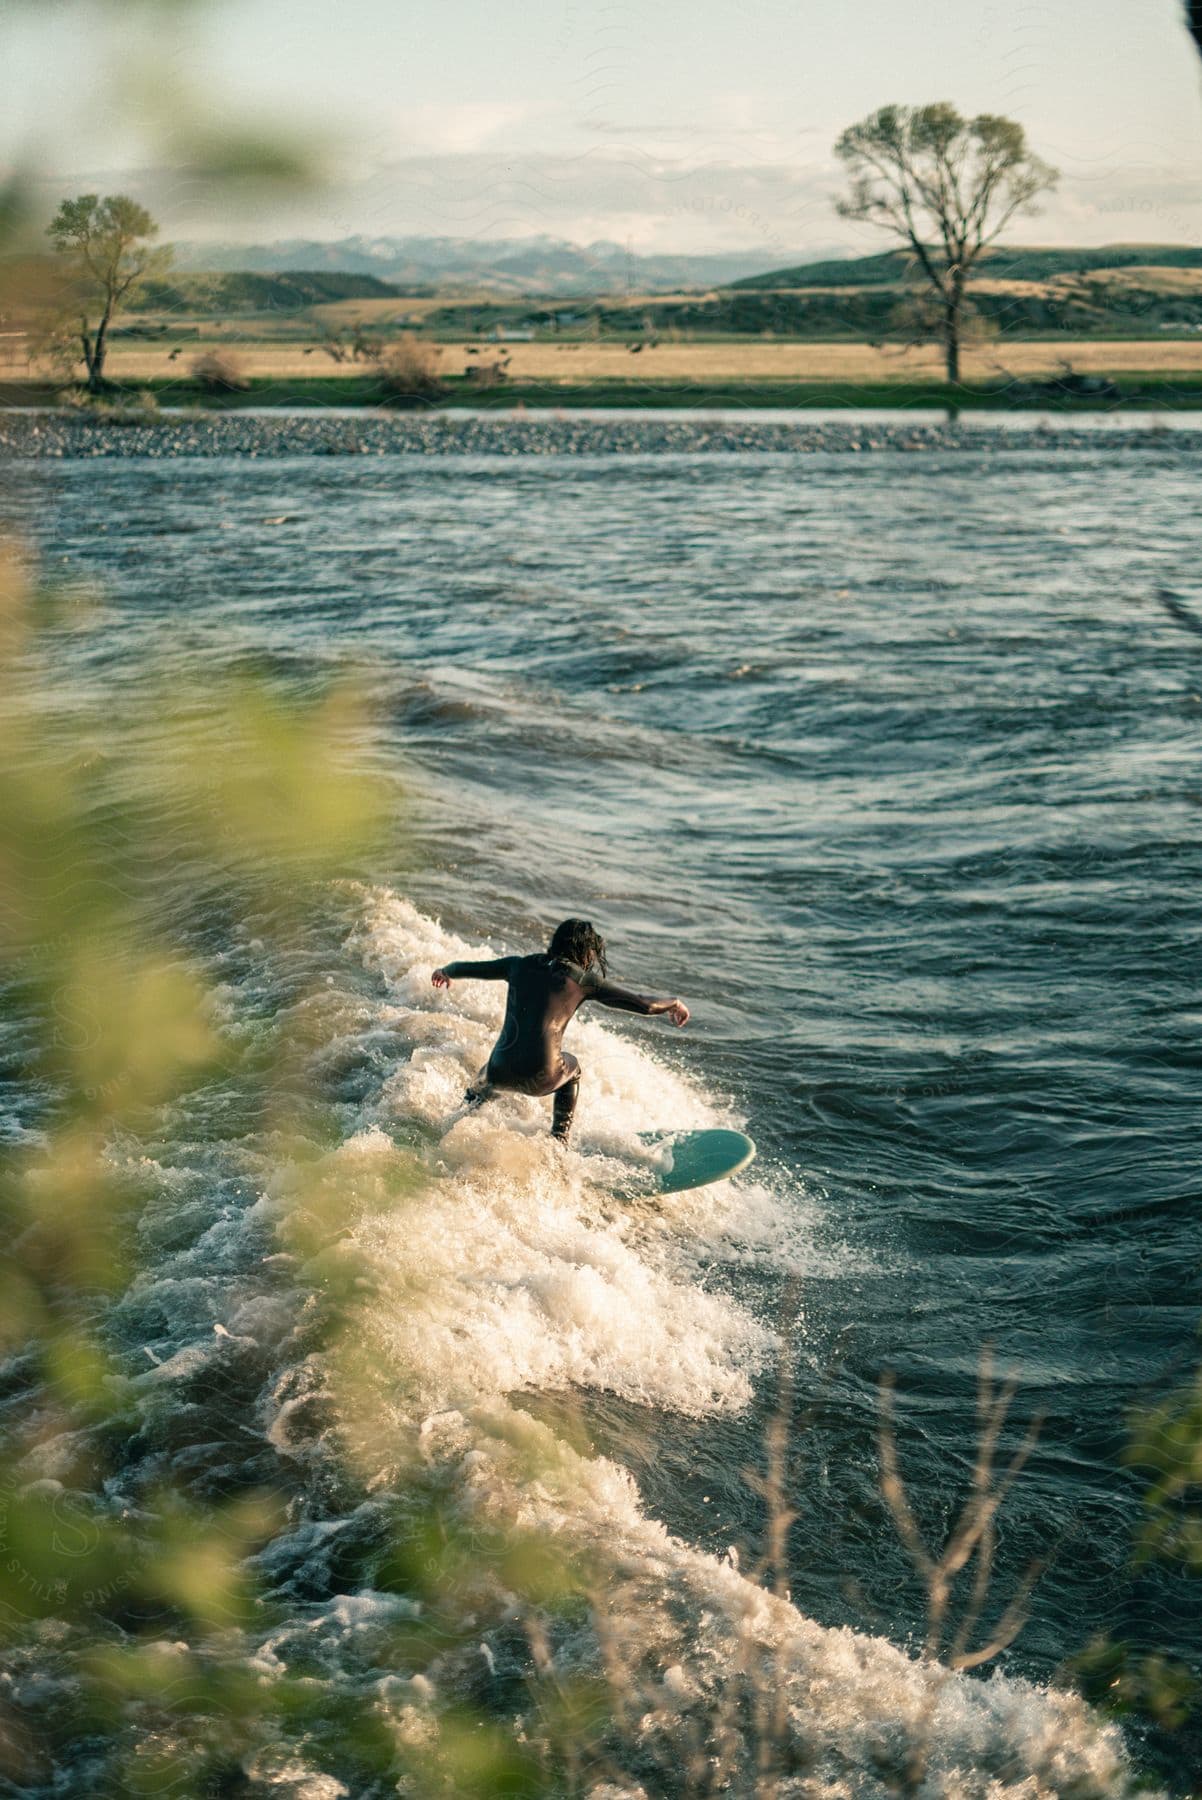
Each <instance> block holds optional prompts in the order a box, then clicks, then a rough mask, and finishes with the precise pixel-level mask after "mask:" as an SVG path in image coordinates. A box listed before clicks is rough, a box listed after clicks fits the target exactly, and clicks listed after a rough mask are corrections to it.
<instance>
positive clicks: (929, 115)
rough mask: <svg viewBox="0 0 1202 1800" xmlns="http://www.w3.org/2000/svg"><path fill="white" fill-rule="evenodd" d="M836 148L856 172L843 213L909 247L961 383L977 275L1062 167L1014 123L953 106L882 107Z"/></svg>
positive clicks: (953, 374)
mask: <svg viewBox="0 0 1202 1800" xmlns="http://www.w3.org/2000/svg"><path fill="white" fill-rule="evenodd" d="M835 154H836V155H837V156H838V157H839V158H840V159H841V160H842V161H843V162H844V163H845V164H846V165H847V170H848V173H849V175H850V177H851V191H850V193H849V194H847V195H846V196H845V197H844V198H843V199H842V200H840V201H839V202H838V209H839V212H840V213H841V214H842V215H843V217H844V218H845V219H857V220H862V221H863V222H865V223H866V224H869V225H879V226H880V227H881V228H882V229H883V230H885V231H887V232H889V233H890V234H891V235H892V236H893V237H895V238H897V239H898V240H899V242H900V243H902V244H904V245H905V246H906V247H907V248H908V250H909V251H910V254H911V256H912V258H913V261H914V264H915V266H916V267H917V268H918V269H919V270H920V271H921V273H922V275H923V276H924V277H925V280H926V282H927V284H928V289H929V293H930V296H931V298H932V300H933V303H934V307H935V315H936V316H935V321H934V328H935V331H936V333H937V335H938V337H939V339H940V341H941V342H942V344H943V349H944V355H945V358H946V362H947V378H948V380H949V381H959V379H960V348H961V343H962V339H963V334H964V322H965V314H966V298H965V290H966V288H967V285H968V279H969V276H970V275H971V274H972V271H973V268H974V267H975V265H976V263H977V261H978V259H979V258H980V256H981V254H982V252H983V251H984V250H986V249H987V248H988V247H989V245H991V244H992V243H994V242H995V241H996V239H997V238H998V236H999V235H1000V234H1001V233H1002V232H1003V231H1004V230H1005V229H1006V226H1007V225H1008V224H1009V223H1010V221H1011V219H1013V218H1015V217H1016V216H1017V215H1018V214H1020V213H1030V212H1033V211H1034V210H1035V202H1036V200H1037V199H1038V196H1039V195H1040V194H1042V193H1044V192H1046V191H1047V190H1048V189H1049V188H1051V187H1054V186H1055V183H1056V181H1057V179H1058V177H1057V173H1056V170H1055V169H1053V168H1051V167H1050V166H1049V165H1048V164H1047V163H1045V162H1042V161H1041V160H1040V158H1039V157H1037V156H1035V155H1034V154H1033V153H1032V151H1031V150H1030V148H1029V147H1028V144H1027V138H1026V133H1025V132H1024V130H1023V128H1022V126H1021V125H1018V124H1016V123H1015V121H1014V120H1013V119H1003V118H999V117H998V116H996V115H995V114H993V113H980V114H978V116H977V117H976V118H975V119H966V118H964V117H963V116H962V115H961V114H960V113H958V112H957V111H956V108H955V107H954V106H950V105H948V104H947V103H946V102H939V103H937V104H935V105H933V106H912V107H911V106H882V107H881V109H880V111H879V112H874V113H872V114H871V115H870V117H868V118H867V119H861V121H860V123H859V124H858V125H850V126H848V128H847V130H846V131H845V132H844V133H843V135H842V137H841V138H840V139H839V141H838V143H837V144H836V145H835Z"/></svg>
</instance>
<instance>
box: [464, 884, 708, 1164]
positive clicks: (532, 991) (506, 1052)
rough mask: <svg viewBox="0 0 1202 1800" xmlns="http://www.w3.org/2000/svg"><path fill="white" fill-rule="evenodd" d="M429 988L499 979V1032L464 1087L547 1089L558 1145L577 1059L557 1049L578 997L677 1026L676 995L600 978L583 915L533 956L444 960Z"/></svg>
mask: <svg viewBox="0 0 1202 1800" xmlns="http://www.w3.org/2000/svg"><path fill="white" fill-rule="evenodd" d="M430 979H431V980H432V981H433V983H434V986H435V987H436V988H445V987H450V985H451V983H452V981H505V982H508V984H509V998H508V1003H507V1005H506V1008H505V1022H504V1024H503V1025H502V1027H501V1035H500V1037H498V1039H497V1041H496V1043H495V1044H494V1045H493V1049H492V1054H491V1055H490V1057H489V1059H488V1062H487V1063H486V1064H485V1066H484V1068H483V1069H481V1071H480V1074H479V1075H478V1076H477V1078H476V1080H475V1081H474V1082H473V1084H472V1086H471V1087H470V1088H469V1089H468V1091H467V1100H468V1103H469V1104H470V1105H472V1106H479V1105H480V1104H481V1103H482V1102H483V1101H485V1100H488V1099H491V1097H492V1096H493V1094H495V1093H497V1092H498V1091H499V1090H506V1091H509V1092H512V1093H519V1094H538V1095H546V1094H554V1096H555V1100H554V1103H553V1106H552V1124H551V1135H552V1137H555V1138H558V1140H559V1141H560V1143H566V1141H567V1137H568V1133H569V1132H570V1131H571V1129H572V1120H573V1118H574V1116H575V1112H576V1101H577V1099H578V1098H579V1095H580V1075H581V1069H580V1064H579V1062H578V1060H577V1059H576V1057H574V1056H572V1055H571V1054H570V1052H568V1051H566V1050H565V1049H564V1048H563V1034H564V1031H565V1030H566V1029H567V1026H568V1025H569V1024H570V1023H571V1021H572V1019H573V1018H574V1017H575V1015H576V1014H577V1012H579V1010H580V1008H581V1007H582V1006H583V1005H584V1003H585V1001H586V1000H595V1001H597V1002H598V1004H599V1005H601V1006H612V1007H615V1008H616V1009H617V1010H618V1011H619V1012H632V1013H642V1014H644V1015H651V1014H657V1013H662V1014H664V1015H665V1017H667V1018H669V1019H670V1020H671V1021H672V1023H673V1025H685V1024H687V1023H688V1019H689V1009H688V1007H687V1006H686V1005H685V1003H684V1001H683V1000H676V999H671V1000H668V999H654V998H652V997H651V996H649V995H646V994H633V993H631V992H629V990H628V989H626V988H620V987H617V986H616V985H615V984H614V983H613V982H612V981H610V980H609V978H608V970H607V968H606V962H605V939H604V938H603V937H602V936H601V935H600V933H599V932H597V931H595V930H594V929H593V927H592V925H591V924H590V923H589V921H588V920H587V919H565V920H564V921H563V923H562V925H557V926H556V928H555V930H554V932H553V933H552V936H551V942H550V943H549V944H548V946H547V948H546V950H545V951H542V952H540V953H538V954H536V955H534V956H502V957H500V958H498V960H497V961H495V962H451V963H447V964H446V966H445V967H444V968H441V969H435V971H434V973H433V975H432V976H431V977H430Z"/></svg>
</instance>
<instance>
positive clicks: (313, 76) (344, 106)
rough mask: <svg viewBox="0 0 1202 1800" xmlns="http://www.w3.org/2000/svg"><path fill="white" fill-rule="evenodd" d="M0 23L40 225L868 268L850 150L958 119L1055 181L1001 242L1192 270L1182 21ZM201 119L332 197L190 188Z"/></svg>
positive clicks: (13, 151) (20, 145)
mask: <svg viewBox="0 0 1202 1800" xmlns="http://www.w3.org/2000/svg"><path fill="white" fill-rule="evenodd" d="M6 10H7V17H6V18H5V20H4V23H3V24H2V25H0V35H2V36H3V40H4V41H3V45H2V50H3V54H2V55H0V69H2V70H3V73H2V74H0V159H2V160H3V161H4V163H5V164H7V165H9V166H15V165H23V166H25V167H27V168H29V169H31V170H34V171H35V172H36V173H37V179H38V183H39V187H38V191H39V194H40V195H44V197H45V200H46V204H47V210H49V209H50V208H51V207H52V206H53V204H54V202H55V201H56V200H57V198H58V197H60V196H61V195H62V194H63V193H68V192H78V191H83V190H88V189H93V188H96V189H99V190H100V191H102V192H104V191H112V190H113V189H115V188H120V189H122V190H124V191H128V192H132V193H135V194H137V195H138V196H139V197H141V198H144V199H145V200H146V201H147V203H148V204H150V205H151V206H152V208H153V209H154V210H155V211H156V214H157V216H159V217H160V219H161V221H162V224H163V227H164V234H165V235H167V236H171V237H175V238H209V239H214V238H221V239H224V240H238V239H246V240H252V239H254V240H257V241H264V240H267V239H274V238H284V237H292V236H306V237H314V238H322V239H337V238H342V237H348V236H354V235H365V236H369V237H378V236H402V235H411V234H417V235H423V236H452V237H470V238H503V237H526V236H531V235H539V234H546V235H549V236H553V237H560V238H567V239H570V240H572V241H573V242H576V243H581V244H588V243H591V242H594V241H596V240H598V239H605V240H607V241H613V242H617V243H621V244H625V245H627V246H629V247H630V248H631V249H632V250H635V251H638V252H658V253H668V252H685V251H689V252H696V251H719V250H731V251H743V250H747V249H752V248H754V249H756V250H761V249H762V250H763V251H765V252H766V253H768V254H769V255H770V256H776V255H778V256H779V257H780V258H781V260H782V261H783V260H785V259H787V258H788V257H790V256H792V255H794V254H795V253H807V254H814V255H822V254H826V253H828V252H829V251H832V250H840V249H842V250H849V251H865V250H874V249H877V248H880V247H881V240H880V239H879V237H878V235H877V234H876V233H875V232H874V231H873V230H872V228H871V227H866V226H853V225H849V224H846V223H844V222H843V221H841V220H840V219H838V217H837V216H836V214H835V212H834V207H833V204H832V201H833V196H834V195H835V194H836V193H837V192H838V190H839V188H840V185H841V176H840V170H839V166H838V164H837V163H836V161H835V159H834V157H833V155H832V145H833V143H834V140H835V139H836V137H837V136H838V134H839V132H840V131H841V130H842V129H843V128H844V126H846V125H848V124H849V123H851V122H852V121H853V120H855V119H858V118H860V117H862V116H863V115H864V114H866V113H868V112H870V111H872V110H874V109H875V108H876V107H878V106H880V105H882V104H884V103H886V102H890V101H898V102H902V103H921V102H923V101H927V100H936V99H948V100H952V101H953V102H955V104H957V105H958V106H959V107H960V108H961V110H963V111H965V112H970V113H973V112H984V111H988V112H1001V113H1004V114H1007V115H1008V116H1010V117H1013V118H1016V119H1018V120H1020V121H1021V123H1022V124H1023V125H1024V126H1025V127H1026V129H1027V133H1028V137H1029V139H1030V141H1031V143H1032V145H1033V147H1034V148H1035V149H1036V150H1037V151H1038V153H1039V154H1040V155H1042V156H1043V157H1045V158H1046V159H1047V160H1048V161H1050V162H1052V163H1053V164H1055V165H1056V166H1057V167H1058V168H1059V169H1060V171H1061V181H1060V186H1059V189H1058V191H1057V192H1056V193H1055V194H1054V195H1053V196H1051V197H1050V198H1049V199H1047V200H1046V202H1045V203H1044V206H1043V210H1042V213H1041V216H1039V217H1037V218H1033V219H1029V220H1024V221H1022V222H1021V224H1020V225H1019V226H1018V227H1016V228H1015V230H1014V231H1012V233H1011V234H1010V235H1011V239H1012V241H1016V242H1027V243H1052V242H1059V243H1065V242H1067V243H1076V244H1100V243H1114V242H1165V243H1195V244H1202V62H1200V61H1199V59H1198V58H1197V57H1196V55H1195V54H1194V52H1193V50H1192V48H1191V45H1190V43H1189V40H1188V38H1187V37H1186V34H1185V32H1184V29H1183V27H1182V24H1181V16H1180V15H1181V10H1182V8H1181V4H1180V0H1041V3H1039V4H1029V3H1027V0H843V4H842V5H836V4H832V3H830V0H655V3H654V4H653V5H649V4H647V0H643V4H641V5H636V4H634V3H633V0H592V3H591V4H585V0H523V4H522V5H520V6H508V7H506V6H501V5H498V4H497V3H496V0H441V3H437V0H338V3H336V4H335V3H334V0H217V3H215V4H209V5H191V6H188V5H184V6H174V7H170V8H164V9H161V10H162V13H163V14H165V16H160V13H158V12H155V13H154V15H153V17H152V16H151V12H149V11H146V10H145V9H143V12H142V13H141V14H138V16H140V17H143V18H144V19H145V20H146V21H147V22H146V23H145V24H144V25H143V26H142V27H140V28H139V27H136V26H135V25H133V24H131V23H130V20H129V12H130V9H129V8H126V9H124V10H122V9H120V8H117V7H115V6H112V5H109V6H105V5H103V4H101V3H100V0H96V3H95V4H87V3H86V0H81V3H79V4H72V3H71V0H59V3H58V4H57V5H49V4H46V3H45V0H44V3H43V4H40V5H36V6H33V7H31V8H28V9H27V10H25V11H22V10H21V9H20V8H17V9H15V10H14V8H13V7H12V5H11V3H10V4H9V5H8V7H7V9H6ZM134 11H135V13H136V12H137V9H134ZM98 70H105V71H107V75H108V77H109V78H110V79H98V77H97V71H98ZM139 77H144V80H143V85H142V86H141V87H140V88H137V87H136V82H137V80H138V79H139ZM114 84H115V85H114ZM135 89H136V91H134V90H135ZM191 117H195V118H198V119H200V120H201V122H202V123H204V124H206V125H207V124H210V123H213V122H219V121H221V120H223V119H237V120H239V121H240V122H241V123H243V124H245V123H247V122H248V121H249V122H252V123H253V124H254V125H255V127H256V128H257V129H260V130H268V131H270V130H281V131H284V132H288V133H294V134H300V135H302V136H303V137H304V139H305V140H306V141H307V142H309V143H316V144H320V145H321V146H322V160H323V165H324V167H325V169H326V171H327V174H328V177H329V179H328V180H327V181H326V183H325V184H324V185H323V186H322V187H321V188H320V189H319V190H313V191H310V192H307V193H305V194H304V195H303V196H298V197H296V198H293V199H288V200H283V199H281V198H280V197H279V196H278V195H277V196H275V197H274V198H273V199H271V200H270V201H266V200H263V199H260V200H259V201H258V202H257V203H256V204H250V205H247V206H245V207H242V208H239V209H235V208H234V207H233V206H232V204H231V202H230V200H229V197H228V195H226V194H225V193H220V194H219V193H217V192H215V191H214V189H213V186H212V183H211V182H208V181H206V180H204V179H202V178H200V177H198V176H196V175H194V174H192V173H190V171H189V166H188V156H189V151H188V149H187V147H186V144H185V142H184V132H183V125H182V123H181V122H182V121H185V120H187V119H189V118H191Z"/></svg>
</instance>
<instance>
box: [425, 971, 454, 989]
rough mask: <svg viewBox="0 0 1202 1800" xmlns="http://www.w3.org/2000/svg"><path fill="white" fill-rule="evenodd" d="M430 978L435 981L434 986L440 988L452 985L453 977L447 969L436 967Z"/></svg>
mask: <svg viewBox="0 0 1202 1800" xmlns="http://www.w3.org/2000/svg"><path fill="white" fill-rule="evenodd" d="M430 980H431V981H432V982H433V983H434V986H435V987H438V988H443V987H450V985H451V977H450V976H449V975H448V974H447V972H446V970H445V969H435V971H434V973H433V975H431V977H430Z"/></svg>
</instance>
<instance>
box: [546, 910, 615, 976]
mask: <svg viewBox="0 0 1202 1800" xmlns="http://www.w3.org/2000/svg"><path fill="white" fill-rule="evenodd" d="M547 954H548V956H558V957H559V958H560V959H561V960H562V961H563V962H570V963H575V964H576V967H577V968H578V969H588V968H591V967H593V966H594V965H595V966H596V967H597V968H598V969H600V971H601V973H602V975H608V973H609V969H608V967H607V966H606V961H605V939H604V938H603V937H602V936H601V933H600V932H599V931H595V930H594V929H593V926H592V924H591V922H590V921H589V920H588V919H565V920H564V921H563V924H562V925H557V926H556V927H555V930H554V931H553V932H552V934H551V942H550V943H549V944H548V946H547Z"/></svg>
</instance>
